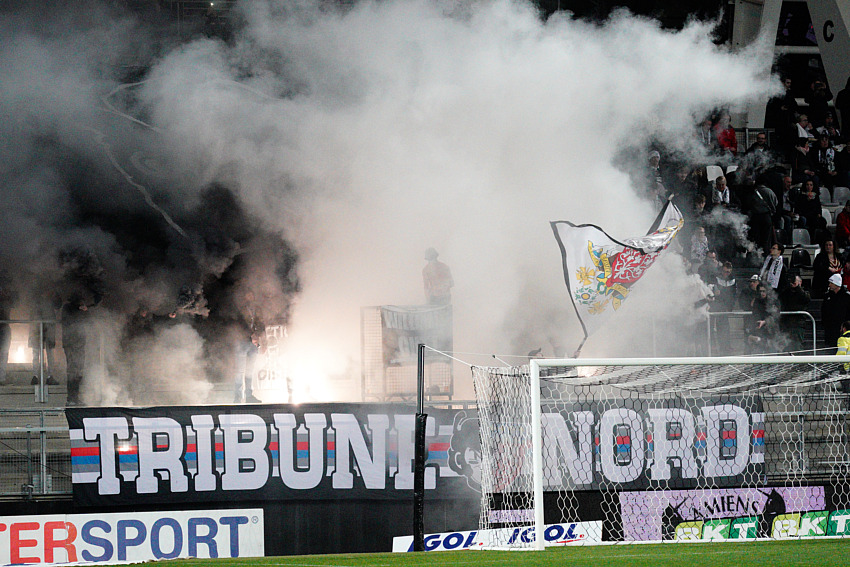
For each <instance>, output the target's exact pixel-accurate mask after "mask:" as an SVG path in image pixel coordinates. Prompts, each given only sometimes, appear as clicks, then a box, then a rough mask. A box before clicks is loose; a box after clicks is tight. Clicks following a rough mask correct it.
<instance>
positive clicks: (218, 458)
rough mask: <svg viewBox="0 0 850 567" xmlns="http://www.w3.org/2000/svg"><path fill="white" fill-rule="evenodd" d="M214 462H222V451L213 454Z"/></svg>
mask: <svg viewBox="0 0 850 567" xmlns="http://www.w3.org/2000/svg"><path fill="white" fill-rule="evenodd" d="M215 460H216V461H223V460H224V451H216V452H215Z"/></svg>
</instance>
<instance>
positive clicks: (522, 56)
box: [0, 0, 774, 403]
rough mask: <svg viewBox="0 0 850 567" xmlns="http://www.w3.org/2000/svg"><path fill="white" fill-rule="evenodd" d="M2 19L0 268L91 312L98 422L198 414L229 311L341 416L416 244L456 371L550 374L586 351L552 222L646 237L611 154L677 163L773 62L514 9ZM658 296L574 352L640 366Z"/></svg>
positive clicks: (304, 391)
mask: <svg viewBox="0 0 850 567" xmlns="http://www.w3.org/2000/svg"><path fill="white" fill-rule="evenodd" d="M2 16H3V17H2V20H0V34H2V37H3V41H2V43H0V72H2V74H3V77H4V79H3V81H2V83H0V113H2V115H3V116H4V117H5V118H4V120H3V121H0V133H2V142H0V143H2V154H3V158H4V159H3V160H2V161H3V163H4V165H3V166H2V170H0V182H2V184H3V186H4V191H3V193H2V196H0V199H2V204H0V211H2V212H0V214H2V215H3V222H2V223H0V238H2V242H3V243H4V244H3V248H2V253H1V254H0V260H2V263H3V266H4V267H5V268H6V269H7V270H9V271H12V272H14V277H15V279H16V281H17V282H18V285H19V287H20V288H21V289H22V290H31V291H32V292H33V293H35V294H36V295H38V294H43V293H44V291H43V290H46V289H49V290H57V291H58V292H59V293H60V295H65V296H67V295H68V293H69V290H70V288H71V287H72V286H74V285H76V286H80V285H82V286H83V287H85V288H86V289H89V290H90V289H92V288H95V289H96V291H97V294H98V295H100V296H102V299H101V301H100V303H98V306H97V308H96V310H97V312H98V315H97V321H99V324H100V325H101V328H102V330H103V331H104V333H103V334H104V335H105V336H107V337H112V338H113V339H112V340H104V341H103V344H102V345H101V347H102V349H103V351H104V353H105V354H104V358H105V359H106V364H105V365H104V366H103V367H104V368H105V369H106V370H105V371H104V372H105V374H104V376H102V377H101V378H102V383H104V384H109V387H104V388H102V391H101V392H99V393H98V392H89V394H88V395H89V396H90V398H89V399H90V401H92V402H101V401H106V402H109V403H113V402H114V403H151V402H154V401H176V402H183V403H186V402H190V401H204V400H206V399H210V398H209V395H210V394H209V392H210V387H211V386H210V385H211V384H217V383H227V382H228V380H230V374H231V372H232V369H231V367H230V358H231V357H230V350H229V349H230V346H229V345H230V344H231V342H232V329H233V326H234V321H236V320H237V319H238V318H239V298H241V297H244V296H245V294H246V293H247V292H249V291H250V292H251V293H253V294H255V295H256V296H257V297H258V298H259V299H260V302H261V303H262V304H263V308H264V315H265V317H266V318H267V319H268V320H269V321H276V322H279V323H281V324H282V325H286V326H287V327H288V334H289V337H288V338H287V340H286V349H287V356H288V357H289V358H288V361H289V372H290V373H291V375H292V376H293V379H294V382H295V383H294V384H293V388H294V389H295V390H296V393H298V392H299V391H300V395H301V397H302V398H303V399H310V398H313V399H345V398H348V399H357V398H358V397H359V394H358V391H357V384H358V383H359V363H358V358H359V349H360V329H359V324H360V321H359V316H360V311H359V309H360V307H361V306H367V305H380V304H397V305H404V304H419V303H422V301H423V295H422V282H421V275H420V274H421V269H422V266H423V264H424V260H423V258H422V253H423V251H424V250H425V249H426V248H428V247H430V246H433V247H435V248H436V249H437V250H439V252H440V259H441V260H444V261H445V262H446V263H448V264H449V265H450V266H451V268H452V271H453V274H454V279H455V282H456V287H455V289H454V294H453V295H454V304H455V307H454V309H455V318H456V321H455V340H454V345H455V348H456V350H458V351H464V352H477V353H488V352H489V353H509V354H518V355H521V354H525V353H526V352H527V351H529V350H531V349H534V348H537V347H543V349H544V350H543V354H544V355H548V356H553V355H558V356H560V355H563V354H565V353H566V352H569V351H570V350H571V349H572V348H574V346H575V345H576V344H577V343H578V340H579V338H580V337H579V335H580V329H579V326H578V323H577V321H576V319H575V317H574V313H573V312H572V307H571V305H570V304H569V299H568V297H567V293H566V289H565V288H564V284H563V275H562V274H561V273H559V271H560V261H559V260H560V259H559V254H558V250H557V247H556V245H555V243H554V241H553V239H552V235H551V231H550V229H549V225H548V222H549V221H551V220H560V219H565V220H572V221H576V222H588V223H595V224H599V225H601V226H603V227H605V228H607V229H608V230H609V232H611V233H612V235H614V236H616V237H620V238H625V237H629V236H637V235H640V234H642V233H643V232H645V231H646V229H647V228H648V226H649V224H650V223H651V221H652V218H653V216H654V209H653V205H652V203H650V202H649V201H647V200H645V199H643V198H642V197H641V196H640V191H639V190H638V189H637V188H636V187H634V185H633V183H632V182H631V180H630V179H631V178H630V176H629V172H628V171H624V166H623V163H622V162H620V161H618V159H619V158H620V157H621V156H622V155H623V153H624V151H626V150H628V149H629V148H632V149H634V150H635V155H642V154H641V152H643V151H645V148H646V147H647V145H648V143H649V142H650V141H653V140H661V141H663V142H664V143H665V144H666V145H667V146H668V147H671V148H673V147H675V148H677V149H678V150H680V151H681V152H693V151H695V150H694V147H695V145H694V142H693V139H692V136H691V132H692V128H693V122H694V116H699V115H701V114H702V113H705V112H707V111H708V110H710V109H712V108H714V107H716V106H718V105H719V104H726V105H732V106H733V107H734V105H743V104H745V103H746V102H747V101H748V100H749V99H751V98H754V97H757V96H763V95H764V94H765V93H768V92H771V89H773V88H774V84H773V82H771V80H770V78H769V77H768V76H767V74H766V72H765V70H766V69H769V66H770V54H769V51H768V50H766V49H760V48H759V46H755V47H754V48H752V49H751V50H749V51H748V52H746V53H730V52H728V51H727V50H725V49H723V48H719V47H717V46H715V45H714V43H712V41H711V31H712V27H711V24H710V23H708V24H703V23H698V22H694V23H692V24H690V25H688V26H687V27H685V29H684V30H682V31H680V32H669V31H665V30H662V29H661V28H660V27H659V26H658V25H657V23H655V22H653V21H650V20H646V19H641V18H635V17H632V16H630V15H629V14H627V13H625V12H623V13H619V14H616V15H615V16H613V17H612V18H611V19H610V20H609V21H608V22H606V23H604V24H603V25H597V24H590V23H585V22H581V21H576V20H573V19H571V18H570V16H569V15H568V14H558V15H556V16H553V17H551V18H549V19H548V20H544V19H543V18H542V17H541V15H540V14H539V13H538V12H537V11H536V10H535V9H534V7H533V6H532V5H530V4H527V3H524V2H511V1H507V0H505V1H491V2H474V1H470V2H456V1H453V2H433V1H424V0H409V1H408V0H405V1H402V0H398V1H387V2H369V1H365V2H355V3H353V4H345V5H344V6H337V5H336V4H333V3H327V2H320V1H318V0H317V1H315V2H314V1H307V0H305V1H301V2H294V3H293V2H273V1H257V2H246V3H240V4H237V5H236V7H235V8H234V9H233V10H232V13H231V14H230V18H231V19H230V22H231V23H230V25H231V29H230V33H229V35H228V36H227V39H226V40H223V39H221V38H216V37H206V36H203V35H201V34H198V35H196V36H192V37H191V39H188V40H186V39H185V36H186V31H185V30H182V31H181V34H178V33H177V32H176V30H175V27H174V25H175V24H174V22H173V21H170V20H169V18H168V17H167V13H156V12H155V11H154V12H152V13H146V12H140V11H139V10H130V9H126V8H122V7H121V6H120V5H116V4H114V3H85V4H82V5H81V4H76V3H75V4H74V5H73V7H71V6H64V5H63V4H58V3H57V4H50V5H42V4H38V5H36V6H35V7H33V5H32V4H12V5H11V6H6V7H5V11H4V13H3V14H2ZM178 40H179V41H178ZM633 167H638V165H633ZM63 258H65V261H64V262H63V261H62V259H63ZM68 258H88V259H90V264H86V263H85V262H83V267H80V266H79V265H77V264H79V262H77V264H74V263H73V262H71V263H70V264H69V262H68V261H67V260H68ZM94 259H96V262H95V260H94ZM84 268H87V269H91V270H95V271H96V272H97V274H96V275H95V274H87V273H83V272H85V269H84ZM653 272H655V273H650V274H649V275H648V276H647V280H646V281H645V282H641V283H642V284H643V285H642V286H641V294H640V295H639V294H638V293H637V292H636V293H635V295H634V297H633V298H632V299H631V300H630V303H629V305H628V309H624V310H623V311H624V313H622V316H621V317H620V318H619V320H618V321H616V322H612V323H611V328H610V331H608V332H607V333H603V335H601V336H599V337H595V338H594V339H593V340H592V341H591V342H589V343H588V347H587V349H588V353H589V354H594V353H595V354H607V355H618V354H633V353H634V352H633V351H634V350H636V349H638V350H640V349H646V348H649V347H648V346H647V344H648V341H650V342H651V339H649V338H647V334H646V333H645V330H646V325H641V324H636V322H640V321H645V320H647V319H646V317H649V316H650V315H651V314H652V313H656V312H657V311H658V310H659V309H662V308H663V309H664V310H665V311H667V312H672V313H681V314H683V319H687V317H686V316H685V315H686V314H687V313H688V312H689V311H688V306H689V305H690V304H692V299H693V298H692V297H691V296H690V295H689V294H690V293H691V292H690V291H689V290H690V289H691V287H690V280H689V279H688V278H686V277H683V276H682V274H683V273H684V270H683V269H682V267H681V263H680V261H679V260H677V259H676V257H675V256H672V255H671V256H670V257H669V258H665V259H663V261H662V262H660V263H659V265H658V267H657V268H654V269H653ZM72 280H73V282H74V283H72ZM80 282H82V283H80ZM671 298H672V299H671ZM26 307H27V306H26V305H24V306H23V307H22V308H26ZM140 309H141V310H142V311H145V312H146V313H148V312H149V313H152V314H154V316H155V319H154V320H152V321H143V323H144V324H143V325H142V327H145V328H146V329H147V327H146V325H148V324H150V328H149V329H147V330H145V332H144V333H142V336H140V335H137V334H135V332H136V330H137V329H136V328H135V327H132V326H130V327H128V326H127V323H128V321H130V322H132V321H133V319H132V318H133V317H134V316H137V315H139V311H140ZM175 312H176V313H177V314H176V316H174V317H169V314H173V313H175ZM136 322H137V323H138V321H136ZM675 324H676V325H680V324H681V325H686V324H690V323H689V322H687V321H679V322H678V323H675ZM665 325H667V327H666V328H664V329H660V330H659V335H658V336H659V340H664V341H665V342H666V343H668V344H669V343H670V342H671V341H670V338H671V337H674V336H676V335H677V328H676V327H675V326H673V327H671V326H670V325H673V323H665ZM128 329H129V331H128ZM134 329H135V330H134ZM627 329H630V330H627ZM633 329H640V332H639V333H637V334H636V333H635V332H634V331H633ZM128 332H129V335H128ZM661 337H663V338H661ZM645 354H650V353H645ZM458 390H459V391H460V393H461V395H464V394H466V395H468V394H469V390H468V384H467V385H459V386H458Z"/></svg>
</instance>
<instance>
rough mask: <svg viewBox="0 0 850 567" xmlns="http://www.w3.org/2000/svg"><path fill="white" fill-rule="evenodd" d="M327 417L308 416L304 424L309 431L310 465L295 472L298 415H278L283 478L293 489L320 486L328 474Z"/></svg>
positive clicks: (321, 415) (305, 415) (286, 484)
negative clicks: (326, 464) (326, 472)
mask: <svg viewBox="0 0 850 567" xmlns="http://www.w3.org/2000/svg"><path fill="white" fill-rule="evenodd" d="M327 423H328V422H327V420H326V419H325V414H323V413H305V414H304V425H305V426H306V427H307V431H308V432H309V439H310V441H309V455H310V464H309V468H308V469H307V470H306V471H298V470H295V451H296V448H297V447H296V445H295V439H294V438H295V428H296V425H297V424H296V422H295V416H294V415H292V414H291V413H276V414H274V424H275V427H277V432H278V436H277V437H278V448H279V451H278V455H280V457H279V459H280V478H281V479H282V480H283V484H284V485H285V486H288V487H289V488H298V489H307V488H313V487H315V486H318V485H319V483H320V482H321V481H322V475H323V474H324V472H325V426H326V425H327Z"/></svg>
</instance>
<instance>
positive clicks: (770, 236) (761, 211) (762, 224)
mask: <svg viewBox="0 0 850 567" xmlns="http://www.w3.org/2000/svg"><path fill="white" fill-rule="evenodd" d="M739 190H740V191H741V194H742V196H741V200H742V205H743V206H745V209H744V210H745V211H746V212H747V216H748V217H749V220H748V224H749V227H750V231H749V235H748V237H749V239H750V241H752V242H753V243H754V244H755V245H756V246H758V247H759V248H761V250H762V251H763V252H764V253H765V254H769V253H770V246H771V245H772V244H773V243H774V241H775V240H776V232H775V230H774V227H773V216H774V215H775V214H776V205H777V203H776V195H775V194H774V193H773V191H771V190H770V189H768V188H767V187H765V186H764V185H759V186H756V185H754V184H753V180H752V178H751V177H750V178H747V179H746V180H745V183H744V185H741V186H740V187H739Z"/></svg>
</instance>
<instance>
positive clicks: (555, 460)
mask: <svg viewBox="0 0 850 567" xmlns="http://www.w3.org/2000/svg"><path fill="white" fill-rule="evenodd" d="M848 360H850V359H848V358H847V357H838V356H794V357H791V356H769V357H768V356H765V357H725V358H668V359H642V358H638V359H532V360H530V361H529V364H528V365H526V366H520V367H489V368H482V367H474V368H473V380H474V386H475V395H476V401H477V405H478V413H479V424H480V434H481V476H482V483H481V484H482V505H481V522H480V526H479V527H480V529H481V530H486V533H488V534H491V536H490V537H488V539H487V541H488V543H487V545H486V547H492V548H503V549H543V547H544V546H545V545H553V544H554V545H557V544H571V543H595V542H603V541H617V542H619V541H622V542H630V541H663V540H671V539H674V540H683V539H688V540H693V539H760V538H777V537H783V538H784V537H802V536H806V537H814V536H821V535H823V536H826V535H850V483H848V479H847V477H846V474H845V473H846V472H847V471H848V470H850V450H848V439H850V423H848V419H847V413H848V412H847V408H848V394H846V393H845V391H846V388H847V386H848V382H847V380H848V378H850V375H846V374H845V373H844V372H845V371H844V368H845V366H844V365H845V363H846V362H847V361H848ZM529 453H530V454H529ZM733 508H734V509H733ZM845 512H846V513H845ZM845 516H846V517H845ZM795 522H796V524H795ZM845 529H846V531H847V533H845ZM535 534H544V536H545V537H537V536H536V535H535Z"/></svg>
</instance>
